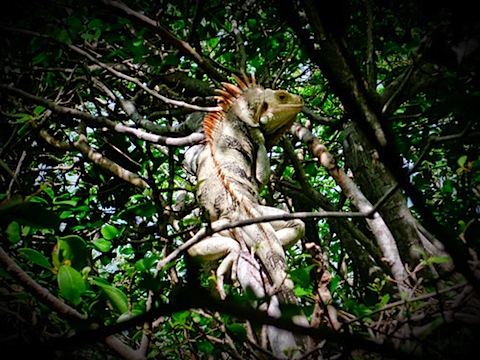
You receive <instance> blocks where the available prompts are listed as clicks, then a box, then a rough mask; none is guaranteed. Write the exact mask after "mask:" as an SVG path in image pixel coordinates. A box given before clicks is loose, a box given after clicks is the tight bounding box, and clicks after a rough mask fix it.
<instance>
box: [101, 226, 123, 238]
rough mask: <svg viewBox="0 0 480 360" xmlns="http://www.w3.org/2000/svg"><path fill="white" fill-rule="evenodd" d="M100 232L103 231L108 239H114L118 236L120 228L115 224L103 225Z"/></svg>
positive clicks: (103, 234)
mask: <svg viewBox="0 0 480 360" xmlns="http://www.w3.org/2000/svg"><path fill="white" fill-rule="evenodd" d="M100 232H101V233H102V236H103V237H104V238H105V239H107V240H112V239H114V238H116V237H117V236H118V234H119V233H120V231H118V229H117V228H116V227H115V226H113V225H105V226H104V227H102V229H101V230H100Z"/></svg>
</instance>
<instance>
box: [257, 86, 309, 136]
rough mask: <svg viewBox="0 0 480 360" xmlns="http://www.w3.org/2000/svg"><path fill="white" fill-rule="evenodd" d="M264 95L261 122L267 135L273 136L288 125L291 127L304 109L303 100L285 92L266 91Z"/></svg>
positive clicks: (260, 111)
mask: <svg viewBox="0 0 480 360" xmlns="http://www.w3.org/2000/svg"><path fill="white" fill-rule="evenodd" d="M263 93H264V95H263V104H262V105H261V107H260V108H259V121H260V124H261V126H262V128H263V129H264V132H265V134H266V135H273V134H274V133H275V132H277V131H278V130H279V129H281V128H284V127H285V126H286V125H288V126H291V125H292V123H293V121H295V118H296V116H297V114H298V113H299V112H300V111H301V110H302V108H303V100H302V98H301V97H300V96H299V95H294V94H290V93H289V92H288V91H285V90H272V89H265V90H264V92H263Z"/></svg>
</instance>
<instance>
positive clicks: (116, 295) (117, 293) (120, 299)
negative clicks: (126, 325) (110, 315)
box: [101, 285, 128, 314]
mask: <svg viewBox="0 0 480 360" xmlns="http://www.w3.org/2000/svg"><path fill="white" fill-rule="evenodd" d="M101 289H102V290H103V292H104V293H105V295H106V296H107V298H108V299H109V300H110V303H111V304H112V306H113V307H114V308H115V310H116V311H117V312H119V313H120V314H123V313H126V312H127V311H128V298H127V295H125V294H124V293H123V292H122V291H121V290H120V289H117V288H116V287H113V286H111V285H103V286H101Z"/></svg>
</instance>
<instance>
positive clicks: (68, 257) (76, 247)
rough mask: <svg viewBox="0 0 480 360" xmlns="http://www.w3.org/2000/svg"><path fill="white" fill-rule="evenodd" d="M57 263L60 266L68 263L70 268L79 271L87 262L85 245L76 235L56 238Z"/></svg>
mask: <svg viewBox="0 0 480 360" xmlns="http://www.w3.org/2000/svg"><path fill="white" fill-rule="evenodd" d="M58 254H59V259H58V261H59V262H60V263H61V264H62V263H65V261H69V262H70V264H71V266H73V267H74V268H76V269H78V270H80V269H82V268H83V267H84V266H85V265H86V264H87V261H88V257H89V252H88V248H87V243H86V242H85V240H83V239H82V238H81V237H80V236H78V235H67V236H64V237H61V238H58Z"/></svg>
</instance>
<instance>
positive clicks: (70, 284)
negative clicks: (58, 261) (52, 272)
mask: <svg viewBox="0 0 480 360" xmlns="http://www.w3.org/2000/svg"><path fill="white" fill-rule="evenodd" d="M57 279H58V287H59V289H60V294H61V295H62V296H63V297H64V298H65V299H66V300H67V301H68V302H70V303H71V304H73V305H78V304H80V302H81V301H82V298H81V297H82V295H83V293H84V292H85V290H86V284H85V280H84V279H83V277H82V275H81V274H80V273H79V272H78V271H77V270H75V269H74V268H72V267H71V266H66V265H62V266H60V268H59V269H58V275H57Z"/></svg>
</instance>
